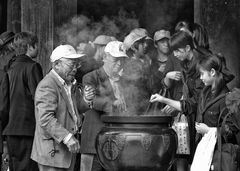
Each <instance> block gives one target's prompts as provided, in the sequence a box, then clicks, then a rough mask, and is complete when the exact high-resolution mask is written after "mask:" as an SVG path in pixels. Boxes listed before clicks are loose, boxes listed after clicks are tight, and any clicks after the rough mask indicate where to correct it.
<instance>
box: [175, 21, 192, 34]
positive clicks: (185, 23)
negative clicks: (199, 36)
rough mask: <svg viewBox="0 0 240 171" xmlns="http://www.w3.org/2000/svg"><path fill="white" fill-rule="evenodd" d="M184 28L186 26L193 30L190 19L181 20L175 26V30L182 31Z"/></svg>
mask: <svg viewBox="0 0 240 171" xmlns="http://www.w3.org/2000/svg"><path fill="white" fill-rule="evenodd" d="M182 28H185V29H187V30H189V31H190V32H192V27H191V24H190V23H189V22H188V21H179V22H178V23H177V24H176V26H175V32H179V31H181V29H182Z"/></svg>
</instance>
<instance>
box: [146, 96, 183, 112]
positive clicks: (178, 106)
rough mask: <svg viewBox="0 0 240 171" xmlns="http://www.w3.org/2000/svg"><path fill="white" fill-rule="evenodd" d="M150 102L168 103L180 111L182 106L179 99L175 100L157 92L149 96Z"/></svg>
mask: <svg viewBox="0 0 240 171" xmlns="http://www.w3.org/2000/svg"><path fill="white" fill-rule="evenodd" d="M150 102H151V103H153V102H160V103H164V104H166V105H169V106H171V107H174V108H175V109H177V110H178V111H182V108H181V102H180V101H177V100H172V99H169V98H166V97H164V96H161V95H159V94H154V95H152V96H151V98H150Z"/></svg>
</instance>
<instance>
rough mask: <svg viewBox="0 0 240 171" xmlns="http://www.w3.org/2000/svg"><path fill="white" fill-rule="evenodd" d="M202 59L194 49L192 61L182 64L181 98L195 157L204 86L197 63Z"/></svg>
mask: <svg viewBox="0 0 240 171" xmlns="http://www.w3.org/2000/svg"><path fill="white" fill-rule="evenodd" d="M199 60H200V54H199V53H198V52H197V51H194V58H193V59H192V61H184V62H182V63H181V66H182V82H183V89H182V93H183V100H181V101H180V102H181V109H182V113H184V114H185V115H186V116H187V119H188V126H189V132H190V156H191V160H192V159H193V156H194V152H195V148H196V144H195V136H196V130H195V121H196V113H197V104H198V100H199V96H200V93H201V91H202V89H203V87H204V85H203V83H202V81H201V80H200V74H199V72H198V71H197V63H198V62H199Z"/></svg>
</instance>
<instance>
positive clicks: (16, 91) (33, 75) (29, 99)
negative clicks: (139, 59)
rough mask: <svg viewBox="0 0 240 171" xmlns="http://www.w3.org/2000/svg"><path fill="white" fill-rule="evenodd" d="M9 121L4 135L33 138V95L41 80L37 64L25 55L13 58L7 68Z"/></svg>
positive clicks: (40, 71)
mask: <svg viewBox="0 0 240 171" xmlns="http://www.w3.org/2000/svg"><path fill="white" fill-rule="evenodd" d="M7 73H8V77H9V86H10V87H9V95H10V96H9V97H10V109H9V121H8V124H7V126H6V128H5V130H4V135H25V136H33V135H34V130H35V117H34V95H35V90H36V87H37V85H38V83H39V81H40V80H41V79H42V78H43V74H42V68H41V66H40V64H39V63H37V62H35V61H33V60H32V59H31V58H30V57H28V56H26V55H21V56H15V57H14V58H13V59H12V60H11V63H10V65H9V68H8V71H7Z"/></svg>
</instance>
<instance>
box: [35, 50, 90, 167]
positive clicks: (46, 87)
mask: <svg viewBox="0 0 240 171" xmlns="http://www.w3.org/2000/svg"><path fill="white" fill-rule="evenodd" d="M83 56H84V54H77V53H76V51H75V49H74V48H73V47H72V46H70V45H60V46H58V47H56V48H55V49H54V50H53V52H52V54H51V57H50V60H51V62H52V70H51V71H50V72H49V73H48V74H47V75H46V76H45V77H44V78H43V80H42V81H41V82H40V83H39V85H38V87H37V89H36V94H35V118H36V130H35V136H34V142H33V147H32V154H31V158H32V159H33V160H35V161H36V162H37V163H38V167H39V170H40V171H48V170H51V171H53V170H56V171H60V170H61V171H63V170H66V171H72V170H73V169H74V164H75V160H76V153H78V152H79V150H80V144H79V141H78V136H79V128H80V126H81V123H82V115H81V113H82V112H84V111H86V110H87V109H88V108H89V105H88V103H87V102H90V101H91V99H92V98H93V97H94V89H93V88H90V87H86V88H85V89H84V90H83V96H82V94H81V91H80V90H79V89H78V88H77V85H76V80H75V79H74V76H75V74H76V71H77V68H78V67H80V66H81V63H80V61H79V60H80V58H81V57H83Z"/></svg>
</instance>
